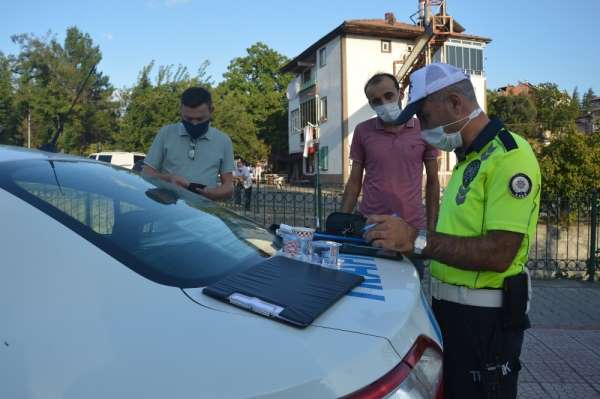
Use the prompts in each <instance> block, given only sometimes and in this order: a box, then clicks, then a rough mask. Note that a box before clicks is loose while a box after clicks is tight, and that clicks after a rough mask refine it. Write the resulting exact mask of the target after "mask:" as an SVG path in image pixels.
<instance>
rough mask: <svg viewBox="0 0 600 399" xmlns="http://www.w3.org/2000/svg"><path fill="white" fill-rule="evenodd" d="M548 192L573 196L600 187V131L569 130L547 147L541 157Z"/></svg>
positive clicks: (547, 193)
mask: <svg viewBox="0 0 600 399" xmlns="http://www.w3.org/2000/svg"><path fill="white" fill-rule="evenodd" d="M538 159H539V162H540V167H541V171H542V178H543V184H542V187H543V192H544V194H545V195H547V196H550V197H552V198H554V197H563V198H573V197H575V196H576V195H577V194H578V193H587V192H589V191H590V190H591V189H592V188H600V183H599V182H600V165H599V164H598V160H599V159H600V134H598V133H595V134H591V135H583V134H581V133H579V132H577V131H575V130H573V131H570V132H566V133H564V134H562V135H561V136H559V137H558V138H557V139H555V140H554V141H552V143H550V144H549V145H548V146H547V147H544V149H543V150H542V152H541V154H540V155H539V157H538Z"/></svg>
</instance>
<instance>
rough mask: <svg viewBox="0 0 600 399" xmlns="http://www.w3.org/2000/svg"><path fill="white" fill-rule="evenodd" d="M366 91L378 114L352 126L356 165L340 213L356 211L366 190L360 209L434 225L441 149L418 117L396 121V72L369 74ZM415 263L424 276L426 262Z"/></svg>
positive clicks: (398, 95)
mask: <svg viewBox="0 0 600 399" xmlns="http://www.w3.org/2000/svg"><path fill="white" fill-rule="evenodd" d="M365 94H366V96H367V99H368V100H369V104H370V105H371V107H372V108H373V110H374V111H375V112H376V113H377V117H375V118H372V119H369V120H367V121H364V122H362V123H360V124H359V125H358V126H356V129H354V137H353V139H352V146H351V148H350V158H351V159H352V170H351V172H350V178H349V179H348V182H347V183H346V188H345V190H344V197H343V200H342V209H341V210H342V212H352V211H353V210H354V207H355V205H356V201H357V199H358V196H359V194H360V192H361V190H362V191H363V199H362V201H361V203H360V205H359V208H358V211H359V212H360V213H361V214H363V215H365V216H368V215H385V214H388V215H391V214H396V215H398V216H400V217H402V218H403V219H404V220H406V222H407V223H408V224H410V225H412V226H414V227H415V228H417V229H425V228H427V229H431V230H435V224H436V220H437V213H438V208H439V197H440V184H439V180H438V164H437V157H438V155H439V151H438V150H437V149H435V148H434V147H432V146H430V145H429V144H427V143H426V142H425V141H424V140H423V139H422V138H421V129H420V125H419V121H418V119H416V118H413V119H411V120H409V121H408V122H407V123H405V124H404V125H400V126H395V125H394V124H393V122H394V121H395V120H396V118H397V117H398V116H399V115H400V112H401V108H400V103H401V101H402V98H403V94H402V93H401V91H400V86H399V84H398V81H397V80H396V78H395V77H394V76H393V75H391V74H387V73H379V74H376V75H374V76H373V77H371V78H370V79H369V81H368V82H367V84H366V85H365ZM423 165H425V172H426V174H427V183H426V187H425V204H426V211H427V212H426V213H425V209H423V198H422V194H421V181H422V176H423ZM363 174H364V181H363ZM416 266H417V269H419V274H420V275H422V265H421V264H418V265H416Z"/></svg>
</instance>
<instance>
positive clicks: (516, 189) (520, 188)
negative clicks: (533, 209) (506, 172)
mask: <svg viewBox="0 0 600 399" xmlns="http://www.w3.org/2000/svg"><path fill="white" fill-rule="evenodd" d="M531 186H532V184H531V179H530V178H529V176H527V175H526V174H524V173H517V174H516V175H514V176H513V177H511V178H510V182H509V183H508V188H509V190H510V193H511V194H512V196H513V197H515V198H526V197H527V196H528V195H529V193H531Z"/></svg>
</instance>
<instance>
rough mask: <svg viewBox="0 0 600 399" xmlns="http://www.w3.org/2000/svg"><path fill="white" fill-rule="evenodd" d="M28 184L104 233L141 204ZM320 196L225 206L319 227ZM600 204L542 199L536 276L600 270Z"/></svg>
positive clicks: (326, 196)
mask: <svg viewBox="0 0 600 399" xmlns="http://www.w3.org/2000/svg"><path fill="white" fill-rule="evenodd" d="M24 188H25V189H26V190H28V191H29V192H31V193H32V194H34V195H36V196H37V197H39V198H41V199H43V200H44V201H46V202H48V203H50V204H52V205H53V206H55V207H57V208H58V209H60V210H62V211H63V212H65V213H67V214H69V215H71V216H72V217H74V218H76V219H77V220H79V221H80V222H82V223H84V224H85V225H88V226H90V227H91V228H92V229H93V230H95V231H96V232H98V233H100V234H108V233H110V232H111V230H112V225H113V223H114V218H115V212H118V213H119V214H121V213H126V212H128V211H130V210H135V209H136V207H135V206H133V205H129V204H124V203H123V204H119V206H118V207H117V208H115V204H114V202H113V201H112V200H110V199H108V198H106V197H103V196H100V195H97V194H92V193H84V192H79V191H76V190H71V189H68V188H64V187H63V188H62V189H59V188H57V187H54V186H52V187H48V186H44V185H39V184H36V183H31V184H27V185H26V186H25V187H24ZM242 194H243V193H242ZM316 197H317V196H316V195H315V190H314V188H312V187H295V188H294V189H293V190H288V189H286V188H285V187H283V188H282V187H279V188H278V187H275V186H269V185H261V186H254V187H253V189H252V192H251V197H250V201H249V202H248V203H246V202H245V198H244V196H243V195H242V196H241V198H240V197H238V199H239V203H238V202H237V201H236V200H235V199H233V200H231V201H228V202H226V203H225V206H226V207H228V208H230V209H232V210H233V211H234V212H236V213H238V214H240V215H243V216H245V217H248V218H250V219H253V220H254V221H256V222H257V223H259V224H261V225H263V226H265V227H269V226H270V225H271V224H274V223H275V224H279V223H286V224H290V225H294V226H307V227H318V226H323V225H324V222H325V219H326V217H327V215H329V214H330V213H332V212H336V211H339V210H340V208H341V204H342V191H341V189H340V188H339V187H323V188H322V190H321V196H320V201H319V204H320V206H321V209H322V212H321V215H322V216H321V218H320V220H319V221H318V222H317V218H316V216H315V215H316V214H317V213H316V211H317V206H318V205H319V204H318V203H317V201H316ZM246 205H248V206H246ZM599 207H600V201H599V198H598V194H597V191H595V190H594V191H592V192H590V193H588V194H585V195H581V196H579V197H576V198H571V199H563V198H545V199H543V200H542V202H541V206H540V216H539V220H538V225H537V229H536V233H535V237H534V239H533V240H531V242H530V250H529V261H528V266H529V269H530V270H531V271H532V274H533V276H534V277H541V278H551V277H571V278H588V279H590V278H592V277H594V276H599V275H600V267H596V265H597V264H598V263H599V259H598V257H599V256H600V253H599V252H598V248H599V247H600V231H599V227H600V226H599V224H600V223H599V219H600V217H599V213H600V212H599Z"/></svg>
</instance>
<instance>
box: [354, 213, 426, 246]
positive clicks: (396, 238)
mask: <svg viewBox="0 0 600 399" xmlns="http://www.w3.org/2000/svg"><path fill="white" fill-rule="evenodd" d="M373 223H374V224H376V226H375V227H373V228H372V229H370V230H369V231H368V232H367V233H366V234H365V235H364V238H365V240H367V241H368V242H370V243H371V245H373V246H374V247H380V248H383V249H387V250H390V251H398V252H401V253H412V252H413V250H414V242H415V239H416V238H417V229H415V228H414V227H412V226H410V225H408V224H407V223H406V222H405V221H404V220H403V219H402V218H399V217H395V216H389V215H372V216H370V217H369V218H368V219H367V224H373Z"/></svg>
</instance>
